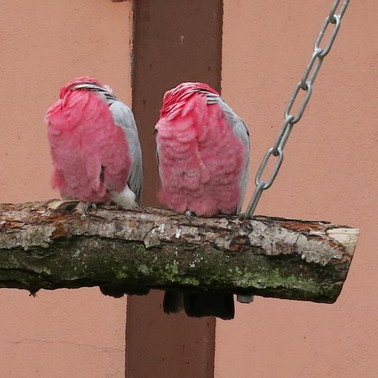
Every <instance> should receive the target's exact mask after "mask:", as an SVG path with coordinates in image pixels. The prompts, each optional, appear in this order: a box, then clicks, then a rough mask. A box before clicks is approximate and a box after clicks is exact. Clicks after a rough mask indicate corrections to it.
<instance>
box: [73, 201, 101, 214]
mask: <svg viewBox="0 0 378 378" xmlns="http://www.w3.org/2000/svg"><path fill="white" fill-rule="evenodd" d="M89 210H93V211H95V210H97V204H96V203H94V202H82V201H79V203H78V204H77V205H76V208H75V211H76V212H78V213H79V214H81V216H82V217H86V216H87V215H88V213H89Z"/></svg>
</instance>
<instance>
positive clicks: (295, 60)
mask: <svg viewBox="0 0 378 378" xmlns="http://www.w3.org/2000/svg"><path fill="white" fill-rule="evenodd" d="M332 2H333V1H331V0H318V1H302V0H290V1H280V2H278V1H274V0H265V1H250V0H225V1H224V4H225V9H224V15H225V16H224V35H223V43H224V44H223V48H224V49H223V85H222V86H223V92H222V93H223V96H224V97H225V99H226V100H227V101H228V102H229V103H230V104H231V105H232V106H233V107H234V109H236V110H237V111H238V113H239V114H240V116H242V117H243V118H244V119H245V121H246V122H247V123H248V125H249V127H250V131H251V137H252V148H253V151H252V169H251V170H252V172H253V175H254V174H255V172H256V170H257V167H258V165H259V164H260V161H261V159H262V156H263V155H264V153H265V151H266V149H267V148H268V147H270V146H271V145H272V143H273V141H274V140H275V136H276V134H277V132H278V130H279V128H280V127H281V124H282V121H283V110H284V108H285V106H286V104H287V100H288V98H289V95H290V94H291V92H292V90H293V88H294V85H295V84H296V83H297V82H298V81H299V80H300V78H301V75H302V73H303V70H304V67H305V65H306V63H307V61H308V59H309V57H310V56H311V52H312V49H313V43H314V41H315V36H316V35H317V33H318V30H319V29H320V25H321V24H322V22H323V20H324V18H325V16H326V15H327V12H328V11H329V9H330V6H331V3H332ZM377 19H378V3H377V2H376V1H374V0H365V1H363V2H358V1H351V3H350V6H349V8H348V11H347V13H346V15H345V18H344V20H343V24H342V26H341V29H340V33H339V35H338V37H337V39H336V42H335V45H334V47H333V49H332V51H331V53H330V55H328V56H327V57H326V60H325V61H324V63H323V65H322V68H321V71H320V74H319V76H318V78H317V82H316V84H315V86H314V92H313V95H312V98H311V100H310V104H309V106H308V110H307V111H306V113H305V115H304V117H303V118H302V120H301V121H300V123H299V124H298V125H297V126H295V129H294V131H293V133H292V136H291V138H290V140H289V142H288V144H287V147H286V149H285V160H284V163H283V167H282V170H281V172H280V174H279V175H278V177H277V179H276V181H275V183H274V185H273V186H272V187H271V189H270V190H269V191H268V192H266V193H265V194H264V195H263V197H262V200H261V203H260V205H259V207H258V209H257V213H258V214H266V215H276V216H283V217H295V218H305V219H315V220H330V221H332V222H335V223H339V224H347V225H351V226H356V227H359V228H360V240H359V243H358V246H357V250H356V252H355V258H354V260H353V263H352V267H351V270H350V273H349V276H348V279H347V281H346V284H345V285H344V288H343V291H342V293H341V296H340V297H339V299H338V301H337V302H336V304H333V305H322V304H314V303H303V302H294V301H286V300H278V299H264V298H256V300H255V302H254V303H253V304H250V305H247V306H246V305H240V304H239V305H238V307H237V309H236V312H237V315H236V318H235V320H233V321H230V322H225V321H218V322H217V338H216V364H215V376H216V377H217V378H230V377H238V378H250V377H258V378H272V377H274V378H275V377H279V378H292V377H306V378H309V377H313V378H315V377H316V378H322V377H333V378H341V377H343V378H347V377H364V378H367V377H369V378H373V377H377V376H378V311H377V309H378V307H377V304H378V279H377V268H378V263H377V261H378V259H377V245H378V233H377V232H376V228H377V224H378V211H377V205H378V173H377V172H378V149H377V142H378V127H377V122H378V116H377V114H378V113H377V102H378V95H377V84H378V43H377V41H378V27H377V23H376V20H377ZM253 177H254V176H252V178H253ZM251 182H252V180H251ZM251 187H252V184H251Z"/></svg>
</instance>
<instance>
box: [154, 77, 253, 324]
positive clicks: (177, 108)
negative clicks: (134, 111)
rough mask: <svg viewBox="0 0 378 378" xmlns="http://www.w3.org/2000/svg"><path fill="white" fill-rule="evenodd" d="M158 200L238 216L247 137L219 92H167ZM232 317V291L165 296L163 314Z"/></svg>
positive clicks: (193, 88) (189, 87)
mask: <svg viewBox="0 0 378 378" xmlns="http://www.w3.org/2000/svg"><path fill="white" fill-rule="evenodd" d="M155 132H156V143H157V157H158V162H159V174H160V179H161V190H160V193H159V198H160V200H161V202H163V203H165V204H166V205H167V206H168V207H169V208H170V209H172V210H174V211H176V212H178V213H183V214H184V213H186V214H191V213H195V214H196V215H198V216H205V217H211V216H215V215H217V214H237V213H239V212H240V209H241V206H242V203H243V199H244V194H245V190H246V184H247V180H248V166H249V150H250V147H249V133H248V130H247V128H246V126H245V124H244V123H243V121H242V120H241V119H240V118H239V117H238V116H237V115H236V114H235V113H234V112H233V111H232V109H231V108H230V107H229V106H228V105H227V104H226V103H225V102H224V101H223V99H222V98H221V97H220V96H219V94H218V92H216V91H215V90H214V89H212V88H210V87H209V86H208V85H207V84H203V83H190V82H189V83H182V84H180V85H178V86H177V87H176V88H173V89H171V90H169V91H168V92H166V93H165V95H164V99H163V106H162V109H161V111H160V119H159V121H158V122H157V124H156V126H155ZM182 307H184V309H185V311H186V313H187V314H188V315H190V316H218V317H221V318H223V319H232V318H233V316H234V301H233V294H232V293H224V292H221V293H218V292H204V293H199V292H190V291H185V292H184V293H183V296H182V294H181V292H178V291H173V290H169V291H167V292H166V293H165V298H164V310H165V311H166V312H168V313H169V312H178V311H180V310H181V309H182Z"/></svg>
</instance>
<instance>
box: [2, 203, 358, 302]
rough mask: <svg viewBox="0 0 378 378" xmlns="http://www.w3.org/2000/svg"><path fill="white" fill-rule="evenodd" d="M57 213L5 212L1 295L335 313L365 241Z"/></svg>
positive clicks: (339, 234)
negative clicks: (172, 296) (123, 296)
mask: <svg viewBox="0 0 378 378" xmlns="http://www.w3.org/2000/svg"><path fill="white" fill-rule="evenodd" d="M55 204H56V203H55V202H45V203H24V204H2V205H0V287H8V288H20V289H27V290H30V291H31V292H36V291H38V290H39V289H42V288H43V289H56V288H78V287H83V286H97V285H99V286H103V287H105V289H106V288H107V287H112V289H113V290H114V288H117V289H119V290H120V291H121V292H123V291H125V292H129V293H138V294H141V293H145V292H147V291H148V290H149V289H150V288H156V289H164V288H185V289H190V290H213V291H229V292H233V293H239V294H243V293H251V294H254V295H261V296H266V297H277V298H286V299H297V300H309V301H314V302H324V303H333V302H334V301H335V300H336V299H337V297H338V295H339V293H340V291H341V289H342V286H343V283H344V281H345V279H346V276H347V273H348V270H349V267H350V264H351V261H352V257H353V252H354V249H355V246H356V243H357V239H358V229H356V228H351V227H347V226H337V225H332V224H330V223H327V222H316V221H303V220H290V219H278V218H268V217H255V218H254V219H253V220H248V221H247V220H240V219H238V218H236V217H227V218H226V217H218V218H194V219H192V220H191V221H188V220H187V219H186V218H185V217H184V216H181V215H177V214H174V213H172V212H170V211H167V210H162V209H153V208H145V209H141V210H138V211H123V210H118V209H115V208H113V207H106V206H101V207H98V208H97V209H95V210H92V209H90V210H89V211H88V212H87V213H86V214H85V215H83V213H81V212H80V211H77V210H76V208H72V204H71V207H69V208H68V209H57V210H54V209H53V207H54V206H55ZM73 205H74V204H73Z"/></svg>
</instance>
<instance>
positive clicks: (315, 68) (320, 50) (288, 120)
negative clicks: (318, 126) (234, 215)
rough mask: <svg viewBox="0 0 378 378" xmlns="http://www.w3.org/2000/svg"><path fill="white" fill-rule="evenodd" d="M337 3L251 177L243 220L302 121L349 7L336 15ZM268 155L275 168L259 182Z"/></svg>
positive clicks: (267, 182)
mask: <svg viewBox="0 0 378 378" xmlns="http://www.w3.org/2000/svg"><path fill="white" fill-rule="evenodd" d="M339 3H340V0H336V1H335V2H334V4H333V5H332V8H331V11H330V13H329V15H328V16H327V18H326V19H325V21H324V23H323V25H322V27H321V29H320V32H319V34H318V37H317V39H316V41H315V46H314V51H313V53H312V56H311V59H310V61H309V62H308V64H307V67H306V69H305V72H304V73H303V76H302V78H301V81H300V82H299V83H298V84H297V85H296V87H295V89H294V91H293V94H292V95H291V97H290V100H289V103H288V105H287V107H286V109H285V121H284V123H283V126H282V128H281V130H280V132H279V133H278V136H277V139H276V142H275V143H274V146H273V147H271V148H269V150H268V151H267V152H266V154H265V156H264V158H263V160H262V162H261V165H260V167H259V169H258V171H257V174H256V178H255V184H256V189H255V192H254V193H253V196H252V199H251V201H250V202H249V204H248V207H247V210H246V212H245V213H244V218H245V219H249V218H250V217H251V216H252V215H253V213H254V211H255V209H256V206H257V204H258V202H259V200H260V197H261V195H262V192H263V191H264V190H266V189H268V188H269V187H270V186H271V185H272V184H273V181H274V179H275V178H276V176H277V174H278V171H279V170H280V167H281V165H282V161H283V158H284V154H283V150H284V147H285V144H286V142H287V140H288V138H289V136H290V133H291V131H292V129H293V126H294V125H295V124H296V123H297V122H299V120H300V119H301V118H302V115H303V113H304V111H305V109H306V106H307V104H308V101H309V100H310V97H311V94H312V87H313V83H314V81H315V79H316V76H317V75H318V72H319V69H320V66H321V65H322V63H323V58H324V57H325V56H326V55H327V54H328V53H329V51H330V50H331V47H332V44H333V42H334V40H335V38H336V35H337V32H338V31H339V29H340V25H341V19H342V17H343V16H344V13H345V11H346V8H347V6H348V4H349V0H344V2H343V4H342V6H341V8H340V12H339V13H338V14H335V12H336V10H337V8H338V6H339ZM330 25H333V30H332V32H331V35H330V37H329V40H328V42H327V44H326V45H325V47H320V44H321V42H322V40H323V37H324V34H325V32H326V31H327V28H328V27H329V26H330ZM300 91H304V98H303V100H302V104H301V105H300V107H299V110H298V112H297V114H296V115H293V114H291V113H290V111H291V109H292V107H293V105H294V103H295V101H296V99H297V96H298V94H299V92H300ZM272 156H274V157H276V158H277V160H276V164H275V167H274V169H273V172H272V173H271V175H270V177H269V179H268V180H267V181H263V180H262V179H261V176H262V174H263V173H264V171H265V168H266V166H267V164H268V161H269V159H270V158H271V157H272Z"/></svg>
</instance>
